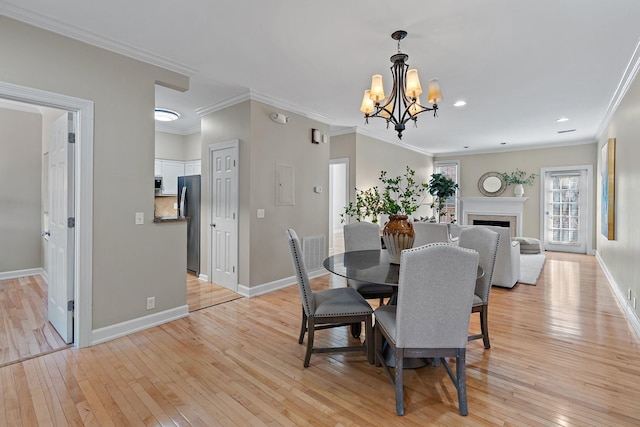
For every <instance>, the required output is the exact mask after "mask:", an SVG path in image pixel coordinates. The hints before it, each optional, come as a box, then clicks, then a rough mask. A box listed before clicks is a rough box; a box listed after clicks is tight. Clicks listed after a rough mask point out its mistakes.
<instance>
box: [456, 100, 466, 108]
mask: <svg viewBox="0 0 640 427" xmlns="http://www.w3.org/2000/svg"><path fill="white" fill-rule="evenodd" d="M465 105H467V103H466V102H465V101H456V102H455V103H454V104H453V106H454V107H464V106H465Z"/></svg>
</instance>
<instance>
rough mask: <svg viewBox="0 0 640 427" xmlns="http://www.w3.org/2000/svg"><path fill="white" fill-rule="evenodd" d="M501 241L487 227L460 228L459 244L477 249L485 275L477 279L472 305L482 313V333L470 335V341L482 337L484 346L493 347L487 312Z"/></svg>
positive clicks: (497, 235)
mask: <svg viewBox="0 0 640 427" xmlns="http://www.w3.org/2000/svg"><path fill="white" fill-rule="evenodd" d="M499 243H500V235H499V234H498V233H496V232H495V231H492V230H489V229H488V228H486V227H467V228H463V229H462V230H460V239H459V240H458V245H459V246H460V247H461V248H467V249H473V250H474V251H477V252H478V254H480V261H479V265H480V267H482V270H483V271H484V275H483V276H482V277H480V278H479V279H478V280H477V281H476V289H475V292H474V297H473V306H472V307H471V312H472V313H480V333H479V334H474V335H470V336H469V341H471V340H476V339H479V338H482V341H483V343H484V348H491V343H490V342H489V323H488V315H487V314H488V311H489V294H490V293H491V283H492V281H493V270H494V267H495V265H496V257H497V254H498V245H499Z"/></svg>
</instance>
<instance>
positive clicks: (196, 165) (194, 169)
mask: <svg viewBox="0 0 640 427" xmlns="http://www.w3.org/2000/svg"><path fill="white" fill-rule="evenodd" d="M201 164H202V162H201V161H200V160H191V161H188V162H184V174H185V175H200V172H201Z"/></svg>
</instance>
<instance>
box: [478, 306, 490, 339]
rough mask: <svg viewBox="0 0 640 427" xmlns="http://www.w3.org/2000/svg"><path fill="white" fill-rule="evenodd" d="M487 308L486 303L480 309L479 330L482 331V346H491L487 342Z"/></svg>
mask: <svg viewBox="0 0 640 427" xmlns="http://www.w3.org/2000/svg"><path fill="white" fill-rule="evenodd" d="M488 310H489V306H488V305H486V304H485V305H483V306H482V309H481V310H480V330H481V331H482V342H483V343H484V348H487V349H489V348H491V343H490V342H489V323H488V318H487V311H488Z"/></svg>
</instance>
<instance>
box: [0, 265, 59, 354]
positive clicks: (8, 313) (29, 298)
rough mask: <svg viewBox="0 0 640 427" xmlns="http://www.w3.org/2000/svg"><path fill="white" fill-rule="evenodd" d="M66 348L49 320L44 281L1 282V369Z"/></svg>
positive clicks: (21, 279)
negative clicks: (18, 361)
mask: <svg viewBox="0 0 640 427" xmlns="http://www.w3.org/2000/svg"><path fill="white" fill-rule="evenodd" d="M66 347H68V346H67V344H66V343H65V342H64V341H63V340H62V338H61V337H60V335H58V333H57V332H56V330H55V329H54V328H53V326H51V324H50V323H49V320H48V317H47V284H46V283H45V282H44V279H43V278H42V277H41V276H39V275H38V276H27V277H20V278H17V279H5V280H0V366H3V365H6V364H8V363H14V362H15V361H17V360H22V359H26V358H30V357H34V356H37V355H40V354H42V353H48V352H51V351H55V350H57V349H60V348H66Z"/></svg>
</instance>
